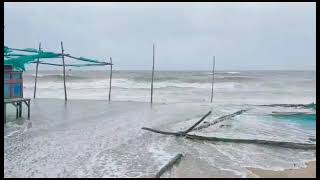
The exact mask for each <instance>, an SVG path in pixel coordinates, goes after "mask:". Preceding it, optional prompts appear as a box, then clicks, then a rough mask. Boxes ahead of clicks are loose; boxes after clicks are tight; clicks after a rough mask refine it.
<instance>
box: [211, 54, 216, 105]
mask: <svg viewBox="0 0 320 180" xmlns="http://www.w3.org/2000/svg"><path fill="white" fill-rule="evenodd" d="M215 61H216V57H215V56H213V63H212V88H211V103H212V99H213V83H214V66H215Z"/></svg>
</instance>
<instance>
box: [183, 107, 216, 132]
mask: <svg viewBox="0 0 320 180" xmlns="http://www.w3.org/2000/svg"><path fill="white" fill-rule="evenodd" d="M210 114H211V111H209V112H208V113H207V114H205V115H204V116H203V117H202V118H201V119H200V120H199V121H197V122H196V123H195V124H194V125H192V126H191V127H190V128H189V129H187V130H185V131H184V133H185V134H187V133H188V132H190V131H192V130H193V129H194V128H195V127H196V126H198V125H199V124H200V123H201V122H202V121H203V120H204V119H205V118H206V117H207V116H209V115H210Z"/></svg>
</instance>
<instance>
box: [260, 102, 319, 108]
mask: <svg viewBox="0 0 320 180" xmlns="http://www.w3.org/2000/svg"><path fill="white" fill-rule="evenodd" d="M315 105H316V104H314V103H311V104H263V105H258V106H270V107H277V106H281V107H296V108H297V107H303V108H312V107H313V108H315Z"/></svg>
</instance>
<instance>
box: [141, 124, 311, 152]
mask: <svg viewBox="0 0 320 180" xmlns="http://www.w3.org/2000/svg"><path fill="white" fill-rule="evenodd" d="M142 129H143V130H147V131H151V132H154V133H160V134H165V135H172V136H178V137H186V138H188V139H191V140H204V141H213V142H226V143H242V144H259V145H267V146H273V147H283V148H291V149H305V150H315V149H316V144H307V143H295V142H284V141H269V140H259V139H229V138H218V137H205V136H197V135H190V134H184V133H176V132H166V131H160V130H156V129H151V128H146V127H143V128H142Z"/></svg>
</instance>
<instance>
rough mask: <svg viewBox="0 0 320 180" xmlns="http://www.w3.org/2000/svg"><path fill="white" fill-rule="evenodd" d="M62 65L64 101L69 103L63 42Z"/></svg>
mask: <svg viewBox="0 0 320 180" xmlns="http://www.w3.org/2000/svg"><path fill="white" fill-rule="evenodd" d="M61 52H62V63H63V85H64V100H65V101H67V100H68V98H67V87H66V66H65V63H64V49H63V42H62V41H61Z"/></svg>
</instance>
